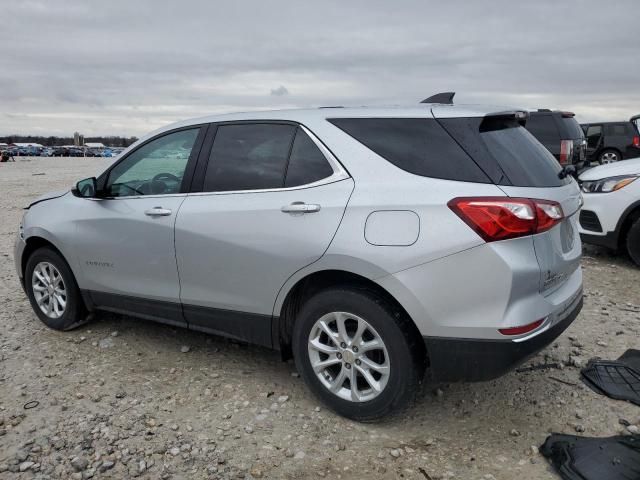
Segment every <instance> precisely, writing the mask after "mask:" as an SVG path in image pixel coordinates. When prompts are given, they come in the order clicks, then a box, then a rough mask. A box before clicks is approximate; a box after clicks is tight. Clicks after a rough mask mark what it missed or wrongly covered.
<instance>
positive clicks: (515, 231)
mask: <svg viewBox="0 0 640 480" xmlns="http://www.w3.org/2000/svg"><path fill="white" fill-rule="evenodd" d="M447 205H448V206H449V208H450V209H451V210H453V212H454V213H455V214H456V215H458V217H460V218H461V219H462V221H464V222H465V223H466V224H467V225H469V226H470V227H471V228H472V229H473V230H475V232H476V233H477V234H478V235H480V236H481V237H482V238H483V239H484V240H485V241H486V242H495V241H498V240H507V239H509V238H517V237H524V236H526V235H535V234H536V233H542V232H545V231H547V230H549V229H550V228H552V227H553V226H554V225H556V224H557V223H559V222H560V221H561V220H562V219H563V218H564V213H563V211H562V207H561V206H560V204H559V203H558V202H552V201H548V200H535V199H530V198H510V197H459V198H454V199H453V200H451V201H450V202H449V203H448V204H447Z"/></svg>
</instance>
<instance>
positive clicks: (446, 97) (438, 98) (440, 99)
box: [420, 92, 456, 105]
mask: <svg viewBox="0 0 640 480" xmlns="http://www.w3.org/2000/svg"><path fill="white" fill-rule="evenodd" d="M455 94H456V92H442V93H436V94H435V95H431V96H430V97H429V98H425V99H424V100H422V101H421V102H420V103H442V104H444V105H453V96H454V95H455Z"/></svg>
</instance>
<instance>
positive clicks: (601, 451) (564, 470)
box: [540, 433, 640, 480]
mask: <svg viewBox="0 0 640 480" xmlns="http://www.w3.org/2000/svg"><path fill="white" fill-rule="evenodd" d="M540 453H541V454H542V455H544V456H545V457H546V458H548V459H550V460H551V462H552V463H553V466H554V467H555V468H556V470H557V471H558V473H559V474H560V476H561V477H562V478H563V479H565V480H634V479H635V480H637V479H640V435H633V436H616V437H609V438H587V437H576V436H574V435H561V434H557V433H554V434H553V435H550V436H549V437H548V438H547V440H546V441H545V442H544V445H542V447H540Z"/></svg>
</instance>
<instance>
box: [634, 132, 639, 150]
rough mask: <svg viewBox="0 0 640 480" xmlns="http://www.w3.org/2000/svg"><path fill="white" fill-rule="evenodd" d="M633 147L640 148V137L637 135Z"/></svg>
mask: <svg viewBox="0 0 640 480" xmlns="http://www.w3.org/2000/svg"><path fill="white" fill-rule="evenodd" d="M633 146H634V147H638V148H640V136H638V135H636V136H635V137H633Z"/></svg>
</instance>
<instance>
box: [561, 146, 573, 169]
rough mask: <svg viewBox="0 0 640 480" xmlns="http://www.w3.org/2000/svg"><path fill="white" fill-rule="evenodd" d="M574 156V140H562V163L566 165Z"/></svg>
mask: <svg viewBox="0 0 640 480" xmlns="http://www.w3.org/2000/svg"><path fill="white" fill-rule="evenodd" d="M572 158H573V140H561V141H560V163H561V164H562V165H565V164H567V163H569V162H571V159H572Z"/></svg>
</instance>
